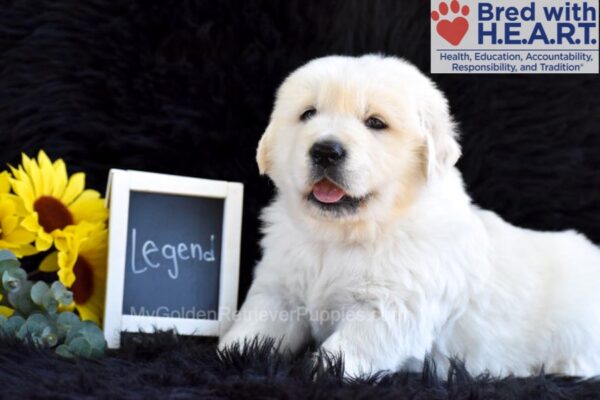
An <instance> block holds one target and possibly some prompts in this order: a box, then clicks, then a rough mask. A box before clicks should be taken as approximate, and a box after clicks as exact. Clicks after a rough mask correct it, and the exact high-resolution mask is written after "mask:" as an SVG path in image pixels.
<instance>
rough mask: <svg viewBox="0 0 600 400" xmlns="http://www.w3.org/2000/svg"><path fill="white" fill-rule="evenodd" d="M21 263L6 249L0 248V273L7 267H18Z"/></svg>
mask: <svg viewBox="0 0 600 400" xmlns="http://www.w3.org/2000/svg"><path fill="white" fill-rule="evenodd" d="M20 266H21V263H20V262H19V260H18V259H17V257H16V256H15V255H14V254H13V253H12V252H10V251H8V250H0V274H2V273H3V272H4V271H6V270H7V269H12V268H18V267H20Z"/></svg>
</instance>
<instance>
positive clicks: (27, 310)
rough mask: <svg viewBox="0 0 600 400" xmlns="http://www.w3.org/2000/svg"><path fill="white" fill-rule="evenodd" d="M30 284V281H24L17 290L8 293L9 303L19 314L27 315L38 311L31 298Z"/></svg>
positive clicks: (31, 284)
mask: <svg viewBox="0 0 600 400" xmlns="http://www.w3.org/2000/svg"><path fill="white" fill-rule="evenodd" d="M32 286H33V283H32V282H30V281H24V282H23V285H22V286H21V288H20V289H19V290H17V291H15V292H9V293H8V301H9V303H10V305H11V306H12V307H13V308H14V309H15V311H16V312H18V313H19V314H21V315H29V314H32V313H33V312H36V311H38V307H37V306H36V304H35V303H34V302H33V300H31V295H30V290H31V287H32Z"/></svg>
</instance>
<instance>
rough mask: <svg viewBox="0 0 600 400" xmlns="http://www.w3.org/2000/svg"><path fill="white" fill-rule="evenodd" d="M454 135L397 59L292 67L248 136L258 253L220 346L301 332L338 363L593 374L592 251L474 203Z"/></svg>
mask: <svg viewBox="0 0 600 400" xmlns="http://www.w3.org/2000/svg"><path fill="white" fill-rule="evenodd" d="M456 138H457V134H456V130H455V126H454V124H453V122H452V118H451V116H450V114H449V110H448V104H447V101H446V99H445V98H444V96H443V94H442V93H441V92H440V91H439V90H438V89H437V88H436V87H435V85H434V84H433V83H432V82H431V81H430V80H429V79H428V78H427V77H425V76H424V75H423V74H421V73H420V72H419V71H418V70H417V69H416V68H415V67H413V66H412V65H410V64H409V63H407V62H405V61H403V60H400V59H397V58H393V57H382V56H376V55H368V56H364V57H358V58H354V57H325V58H321V59H317V60H314V61H312V62H309V63H308V64H306V65H305V66H303V67H301V68H300V69H298V70H297V71H295V72H294V73H292V74H291V75H290V76H289V77H288V78H287V79H286V80H285V82H284V83H283V84H282V85H281V87H280V89H279V91H278V93H277V100H276V103H275V108H274V110H273V113H272V116H271V122H270V124H269V126H268V127H267V129H266V132H265V133H264V136H263V137H262V139H261V141H260V143H259V145H258V151H257V162H258V166H259V169H260V172H261V173H263V174H267V175H268V176H269V177H270V178H271V179H272V180H273V182H274V183H275V185H276V187H277V194H276V196H275V199H274V201H273V202H272V204H271V205H269V206H268V207H267V208H266V209H265V210H264V212H263V214H262V219H263V222H264V227H263V230H264V238H263V240H262V247H263V249H264V256H263V258H262V260H261V261H260V263H259V264H258V265H257V267H256V270H255V277H254V282H253V284H252V287H251V289H250V291H249V293H248V296H247V298H246V300H245V303H244V305H243V307H242V309H241V310H240V311H241V312H240V314H239V315H237V318H236V321H235V322H234V324H233V326H232V327H231V329H230V330H229V331H228V332H227V333H226V334H225V335H224V336H223V337H222V340H221V344H220V345H221V347H225V346H227V345H230V344H232V343H234V342H242V343H243V342H244V340H246V339H252V338H254V337H256V336H265V337H272V338H275V339H277V340H278V341H280V343H281V346H280V347H279V349H280V350H281V351H286V350H290V351H292V352H293V351H297V350H299V349H300V348H301V347H302V346H303V345H305V344H306V343H307V342H308V341H309V340H310V339H311V338H312V339H314V340H315V341H316V342H317V343H318V344H319V345H320V348H321V349H322V350H324V351H328V352H331V353H340V352H341V353H342V354H343V357H344V362H345V374H346V375H347V376H357V375H360V374H369V373H373V372H376V371H381V370H387V371H396V370H398V369H400V368H403V367H407V366H408V365H412V366H413V367H414V366H415V365H416V364H415V362H414V361H415V360H417V361H418V360H423V359H424V357H425V356H426V355H428V354H429V355H431V356H432V357H433V359H434V360H435V361H436V363H437V366H438V370H439V372H440V373H441V374H444V373H445V371H446V369H447V366H448V358H449V357H459V358H461V359H463V360H464V361H465V362H466V366H467V368H468V369H469V370H470V371H471V372H472V373H479V372H483V371H489V372H491V373H492V374H509V373H511V374H517V375H526V374H531V373H536V372H538V371H539V370H540V368H542V367H544V368H545V371H547V372H555V373H565V374H575V375H584V376H590V375H596V374H600V250H599V249H598V247H596V246H594V245H593V244H592V243H591V242H590V241H589V240H587V239H586V238H585V237H584V236H582V235H581V234H578V233H576V232H574V231H568V232H560V233H550V232H536V231H532V230H528V229H521V228H518V227H515V226H512V225H510V224H508V223H507V222H505V221H504V220H502V218H501V217H499V216H498V215H496V214H495V213H493V212H490V211H485V210H481V209H479V208H478V207H477V206H475V205H473V204H472V202H471V199H470V198H469V196H468V195H467V193H466V192H465V189H464V185H463V181H462V178H461V175H460V173H459V171H458V170H457V169H456V168H455V166H454V165H455V163H456V161H457V159H458V158H459V156H460V147H459V145H458V143H457V140H456ZM524 162H525V160H524Z"/></svg>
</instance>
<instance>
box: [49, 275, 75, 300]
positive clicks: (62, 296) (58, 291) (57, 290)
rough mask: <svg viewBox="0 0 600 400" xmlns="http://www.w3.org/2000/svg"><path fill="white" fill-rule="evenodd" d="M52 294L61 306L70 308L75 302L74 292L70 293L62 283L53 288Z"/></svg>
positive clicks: (58, 282)
mask: <svg viewBox="0 0 600 400" xmlns="http://www.w3.org/2000/svg"><path fill="white" fill-rule="evenodd" d="M51 289H52V294H53V295H54V298H55V299H56V301H58V302H59V303H60V304H62V305H65V306H68V305H70V304H71V303H72V302H73V292H71V291H69V290H68V289H67V288H66V287H65V285H63V284H62V283H61V282H60V281H56V282H54V283H53V284H52V286H51Z"/></svg>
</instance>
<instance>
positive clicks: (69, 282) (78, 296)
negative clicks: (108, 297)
mask: <svg viewBox="0 0 600 400" xmlns="http://www.w3.org/2000/svg"><path fill="white" fill-rule="evenodd" d="M107 240H108V231H107V230H106V229H105V228H104V227H103V226H102V225H101V224H90V223H85V222H84V223H82V224H80V225H78V226H69V227H67V228H65V229H64V230H62V231H60V232H57V233H56V237H55V241H54V244H55V246H56V248H57V249H58V251H55V252H53V253H50V254H49V255H48V256H47V257H46V258H45V259H44V260H43V261H42V263H41V264H40V266H39V270H40V271H44V272H54V271H58V274H57V275H58V279H59V280H60V282H62V284H63V285H65V286H66V287H67V288H69V290H71V291H72V292H73V301H74V303H75V308H76V309H77V311H78V312H79V315H80V316H81V319H82V320H90V321H93V322H95V323H96V324H98V325H101V322H102V310H103V307H104V295H105V293H104V292H105V290H106V257H107Z"/></svg>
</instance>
